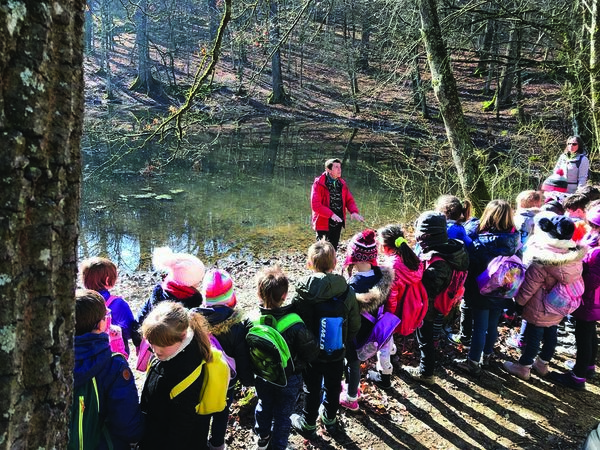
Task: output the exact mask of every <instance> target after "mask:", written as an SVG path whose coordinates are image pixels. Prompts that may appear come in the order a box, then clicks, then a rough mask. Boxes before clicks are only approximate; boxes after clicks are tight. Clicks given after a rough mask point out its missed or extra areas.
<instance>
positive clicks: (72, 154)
mask: <svg viewBox="0 0 600 450" xmlns="http://www.w3.org/2000/svg"><path fill="white" fill-rule="evenodd" d="M84 7H85V1H84V0H54V1H53V2H52V3H47V2H41V1H40V2H26V3H23V2H8V3H6V2H5V3H4V7H3V8H2V12H1V13H0V15H1V16H3V18H4V20H0V79H2V86H3V89H2V90H1V91H0V134H1V138H0V139H1V142H2V152H0V184H1V185H2V187H1V188H0V298H1V299H2V301H1V302H0V377H1V379H2V382H1V383H0V405H1V407H0V409H1V414H0V436H1V437H0V449H29V448H36V449H37V448H66V447H67V441H68V436H67V434H68V433H67V430H68V423H69V409H70V406H71V386H72V382H73V375H72V373H73V348H72V347H73V346H72V343H73V334H74V309H75V308H74V300H73V293H74V290H75V279H76V274H77V259H76V258H77V255H76V247H77V235H78V209H79V190H80V179H81V161H80V152H79V146H80V139H81V132H82V120H83V69H82V67H83V25H84Z"/></svg>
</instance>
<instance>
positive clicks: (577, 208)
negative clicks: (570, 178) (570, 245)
mask: <svg viewBox="0 0 600 450" xmlns="http://www.w3.org/2000/svg"><path fill="white" fill-rule="evenodd" d="M589 203H590V200H589V198H588V197H587V196H585V195H583V194H573V195H569V196H568V197H567V198H566V199H565V200H564V201H563V203H562V205H563V208H565V214H564V215H565V216H566V217H568V218H569V219H571V220H572V221H573V224H574V225H575V232H574V233H573V240H574V241H575V242H579V241H581V239H583V236H585V235H586V234H587V232H588V231H589V227H588V225H587V224H586V222H585V208H586V207H587V205H588V204H589Z"/></svg>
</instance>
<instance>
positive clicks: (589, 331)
mask: <svg viewBox="0 0 600 450" xmlns="http://www.w3.org/2000/svg"><path fill="white" fill-rule="evenodd" d="M586 220H587V223H588V226H589V227H590V232H589V233H588V234H587V235H586V236H585V238H584V239H583V242H584V243H585V245H588V246H589V248H588V251H587V253H586V255H585V256H584V258H583V261H582V263H583V282H584V284H585V291H584V292H583V297H582V302H581V306H580V307H579V308H577V310H575V312H573V317H574V318H575V341H576V344H577V358H576V360H575V361H567V364H568V366H571V367H570V368H571V369H572V370H571V371H570V372H566V373H557V372H551V373H550V379H551V380H552V381H554V382H555V383H558V384H560V385H562V386H566V387H570V388H573V389H576V390H583V389H585V382H586V380H588V379H590V378H591V377H592V376H594V374H595V372H596V356H597V354H598V334H597V333H596V322H597V321H598V320H600V304H599V303H598V302H597V301H596V298H597V291H598V289H599V288H600V245H599V244H600V242H599V241H600V204H596V205H595V206H592V207H591V208H590V209H589V210H588V212H587V213H586ZM569 363H570V364H569ZM573 363H574V364H573Z"/></svg>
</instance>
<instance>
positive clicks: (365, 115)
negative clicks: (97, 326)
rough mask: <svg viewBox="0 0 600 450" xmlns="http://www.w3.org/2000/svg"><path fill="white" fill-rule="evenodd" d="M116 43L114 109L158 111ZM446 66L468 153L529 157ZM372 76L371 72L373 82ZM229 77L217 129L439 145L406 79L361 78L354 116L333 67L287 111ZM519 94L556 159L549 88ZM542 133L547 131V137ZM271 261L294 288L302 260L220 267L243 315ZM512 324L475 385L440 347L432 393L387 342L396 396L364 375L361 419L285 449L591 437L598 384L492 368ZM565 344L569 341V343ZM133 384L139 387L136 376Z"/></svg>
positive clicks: (403, 341)
mask: <svg viewBox="0 0 600 450" xmlns="http://www.w3.org/2000/svg"><path fill="white" fill-rule="evenodd" d="M117 42H118V43H119V44H118V45H117V51H116V53H115V56H114V59H113V64H114V69H113V70H114V73H113V80H112V81H113V83H114V88H115V93H116V97H117V102H118V103H120V104H121V105H122V107H123V108H131V109H135V108H142V107H147V106H150V107H161V108H163V110H164V111H166V110H167V108H168V105H164V104H159V103H158V102H156V101H155V100H153V99H152V98H149V97H147V96H144V95H141V94H138V93H134V92H131V91H129V90H128V87H127V86H128V85H129V84H130V83H131V82H132V80H133V77H134V75H135V65H134V64H133V62H132V59H131V58H130V57H129V54H130V51H131V48H132V39H131V37H130V38H129V39H127V38H124V39H120V40H117ZM251 57H252V55H251ZM290 57H291V56H290ZM332 60H335V59H332ZM85 65H86V115H87V117H88V118H91V117H94V116H96V115H97V116H98V117H99V116H100V115H101V114H102V113H103V112H105V111H106V110H107V108H108V105H107V103H106V101H105V99H104V79H103V77H102V76H101V75H99V74H98V73H97V72H98V67H99V66H98V61H97V59H96V58H95V57H88V58H87V59H86V62H85ZM256 65H259V64H256ZM454 69H455V73H456V76H457V84H458V85H459V90H460V95H461V100H462V101H463V109H464V111H465V115H466V118H467V122H468V123H469V126H470V127H471V129H472V130H473V140H474V142H475V143H476V145H477V146H478V147H480V148H482V147H483V148H486V149H502V148H508V147H510V145H515V143H516V142H518V140H519V139H528V142H527V143H526V144H525V145H523V147H525V148H528V149H529V150H530V151H531V152H533V153H534V152H535V151H536V149H537V145H538V144H541V142H536V141H531V139H530V138H526V137H524V136H527V133H528V132H527V130H526V129H525V130H523V128H521V129H518V127H517V125H516V119H515V111H514V110H511V109H505V110H503V111H501V113H499V114H497V115H496V113H494V112H487V113H486V112H483V111H482V102H483V101H485V100H489V99H490V96H489V95H488V96H484V95H482V94H481V90H482V85H483V80H482V79H480V78H476V77H473V76H472V75H471V74H470V69H469V68H468V67H467V66H464V65H461V64H458V63H456V64H455V65H454ZM181 70H183V69H181ZM375 72H376V70H375V69H373V71H372V73H375ZM425 72H426V70H425ZM233 73H235V71H234V70H233V68H232V65H231V61H229V60H228V59H227V56H226V55H224V57H223V58H222V61H221V62H220V63H219V65H218V66H217V71H216V73H215V77H214V81H215V83H216V84H218V85H219V86H220V88H219V89H218V90H217V91H215V92H213V93H212V95H211V96H210V97H209V98H206V99H203V100H202V101H200V102H198V104H197V105H198V106H199V107H200V108H201V109H202V110H203V111H204V112H208V113H209V114H210V116H211V117H212V119H213V120H219V121H222V122H226V121H227V120H229V119H236V120H237V121H238V123H239V122H243V121H246V120H250V119H251V118H254V117H281V118H289V119H293V120H314V121H333V122H338V123H340V124H347V125H348V126H351V127H352V126H357V125H358V126H365V127H370V128H373V129H374V130H379V129H381V130H385V129H394V127H400V128H402V127H406V126H407V124H408V125H410V124H415V125H416V126H418V127H419V129H426V130H428V133H430V136H431V137H433V139H434V140H435V139H438V140H440V141H443V140H444V139H445V135H444V126H443V122H442V121H441V119H440V117H439V116H438V115H437V112H436V109H435V101H434V98H433V93H432V92H431V91H430V92H429V93H428V101H429V104H430V106H431V115H432V119H431V120H429V121H426V120H425V119H423V118H418V117H417V116H416V115H415V114H412V113H411V111H410V110H412V109H414V107H413V106H411V105H412V103H411V100H410V99H411V91H410V81H404V82H397V83H381V82H379V81H376V80H375V77H374V76H371V75H372V74H360V75H359V88H360V89H361V92H363V93H364V94H365V96H364V97H361V98H360V99H359V105H360V108H361V112H360V113H355V112H354V111H353V107H352V102H351V101H350V98H349V95H348V92H347V91H348V88H347V86H348V81H347V74H346V73H345V71H344V70H343V68H342V67H338V68H336V67H325V66H324V65H323V64H320V63H319V62H317V61H310V60H308V61H307V62H306V63H305V66H304V75H303V77H304V83H302V84H301V83H299V82H298V80H297V78H296V79H292V78H289V79H286V89H287V91H288V93H289V94H290V95H291V98H292V101H291V103H290V104H289V105H267V104H266V99H267V97H268V94H269V79H268V77H265V76H262V77H259V78H258V79H257V82H256V83H255V84H254V85H253V86H252V88H251V89H250V88H249V87H248V86H246V87H245V89H246V92H243V93H241V92H240V91H239V90H238V87H239V86H238V85H237V83H236V79H235V76H234V75H232V74H233ZM425 81H426V80H425ZM524 95H525V97H524V100H523V105H524V107H525V112H526V115H527V116H528V117H530V118H532V117H534V118H535V119H536V120H538V121H540V120H541V119H542V118H545V119H544V120H545V122H544V125H541V126H540V128H541V129H542V130H541V132H543V133H545V134H543V135H544V136H545V139H548V140H550V141H552V142H551V143H550V144H548V142H544V144H545V145H552V144H553V143H557V142H558V143H559V144H558V145H557V146H555V147H554V148H556V153H558V152H559V151H560V147H561V146H562V143H564V138H565V137H566V135H565V131H564V130H560V126H554V125H552V124H553V123H554V124H555V123H556V122H561V123H562V122H564V123H567V121H566V120H564V115H565V114H566V112H567V111H568V109H567V108H564V107H563V106H564V105H561V102H560V98H559V96H558V88H557V86H555V85H551V84H545V82H544V80H543V77H539V78H537V79H532V80H531V81H530V82H528V83H525V86H524ZM542 95H543V101H542V99H541V96H542ZM173 104H175V106H177V104H178V102H177V101H175V100H174V101H173ZM532 123H533V122H532ZM538 123H539V122H538ZM546 125H549V126H548V127H547V128H546ZM550 125H552V126H550ZM509 141H510V142H509ZM307 232H308V231H307ZM348 237H349V236H346V238H348ZM344 245H345V243H342V244H341V248H340V250H341V252H340V254H343V251H344ZM274 263H278V264H280V265H281V266H282V267H283V268H284V270H285V271H286V272H287V274H288V276H289V277H290V280H291V283H292V286H293V285H294V282H296V281H297V280H298V279H299V278H300V277H301V276H303V275H306V274H307V271H306V264H305V256H304V255H303V254H296V253H294V254H288V253H280V254H275V255H270V254H267V255H266V256H264V257H262V258H260V259H257V260H256V262H254V263H249V262H247V261H239V262H237V263H231V262H223V263H222V264H219V267H221V268H224V269H226V270H228V271H229V272H230V273H231V274H232V276H233V279H234V281H235V287H236V293H237V297H238V305H239V307H240V308H242V309H245V310H249V309H253V308H256V298H255V281H254V275H255V273H256V272H257V271H258V270H259V269H260V268H261V267H263V266H264V265H267V264H274ZM157 280H158V274H152V273H135V274H132V275H126V276H123V277H122V279H121V280H120V282H119V284H118V285H117V287H116V288H115V289H114V292H115V293H116V294H119V295H122V296H124V297H125V298H126V299H127V300H129V301H130V302H131V306H132V310H133V311H134V313H135V312H136V311H137V309H138V308H139V306H140V305H141V303H142V302H143V301H144V300H145V299H146V298H147V296H148V295H149V294H150V292H151V289H152V286H153V285H154V284H155V283H156V281H157ZM512 325H513V327H512V328H511V327H509V326H507V325H506V324H502V325H500V338H499V342H498V345H497V347H496V356H497V361H496V362H495V363H494V364H493V365H492V366H491V368H490V369H489V370H486V371H484V374H483V375H482V376H481V377H480V378H473V377H471V376H470V375H467V374H465V373H462V372H461V371H460V370H458V369H457V368H456V367H454V366H453V364H452V363H451V362H452V359H453V358H456V357H464V356H465V351H464V349H461V348H456V347H454V346H451V345H447V344H445V341H444V340H443V339H442V340H440V345H439V348H438V352H437V359H438V361H437V368H436V377H437V382H436V384H435V385H434V386H431V387H426V386H423V385H420V384H417V383H414V382H412V381H410V380H408V379H407V378H406V377H405V376H403V375H402V371H401V370H400V367H401V366H402V365H416V363H417V360H418V351H417V350H416V345H415V341H414V337H413V336H409V337H406V338H396V345H397V347H398V349H399V351H398V353H397V354H396V355H395V356H394V357H393V363H394V375H393V389H391V390H389V391H381V390H379V389H377V388H376V387H374V386H372V385H371V384H369V383H366V382H364V378H363V383H362V384H361V386H362V396H361V398H360V400H359V404H360V411H358V412H349V411H346V410H343V409H342V410H341V411H340V414H339V417H340V421H341V424H342V430H341V431H340V432H338V433H336V434H335V435H329V434H328V433H327V432H326V431H324V429H321V430H320V431H319V433H318V437H317V438H316V439H313V440H306V439H304V438H302V437H301V436H299V435H297V434H295V433H292V435H291V439H290V447H291V448H293V449H319V450H324V449H347V450H353V449H355V450H358V449H361V450H371V449H372V450H379V449H399V448H408V449H432V448H435V449H470V448H481V449H517V448H524V449H578V448H580V447H581V445H582V443H583V442H584V440H585V438H586V436H587V435H588V433H589V432H590V430H591V429H592V428H594V427H596V426H597V425H598V423H599V422H600V384H599V382H598V381H592V382H589V383H587V390H586V391H581V392H576V391H571V390H568V389H565V388H562V387H557V386H555V385H553V384H551V383H549V382H548V381H546V380H545V379H542V378H540V377H538V376H536V375H533V376H532V378H531V380H530V381H528V382H524V381H521V380H519V379H517V378H515V377H513V376H511V375H509V374H507V373H506V372H504V371H503V369H502V368H501V362H502V361H504V360H513V361H514V360H516V359H517V358H518V356H519V354H518V351H516V350H514V349H511V348H509V347H508V346H507V345H506V338H507V337H508V336H509V335H510V333H511V332H513V331H514V330H517V329H518V328H517V324H512ZM567 338H569V339H571V340H572V336H567ZM572 357H573V355H572V348H571V347H569V346H568V345H567V346H562V347H561V348H559V351H557V354H556V356H555V358H554V360H553V361H552V362H551V369H552V370H557V371H563V370H564V368H563V363H564V361H565V360H567V359H569V358H572ZM372 365H373V361H368V362H367V363H366V364H365V365H364V368H363V369H364V373H363V375H365V374H366V370H368V369H369V368H370V367H371V366H372ZM138 375H139V374H138ZM138 381H139V382H140V383H142V382H143V378H142V376H141V375H140V376H139V377H138ZM255 404H256V399H255V397H253V395H252V390H251V389H250V390H245V389H244V390H242V391H240V394H239V397H238V399H237V400H236V402H235V403H234V405H233V407H232V413H231V417H230V428H229V433H228V437H227V444H228V445H229V448H230V449H233V450H238V449H240V450H242V449H253V448H255V446H254V444H253V442H254V440H253V433H252V426H253V411H254V406H255Z"/></svg>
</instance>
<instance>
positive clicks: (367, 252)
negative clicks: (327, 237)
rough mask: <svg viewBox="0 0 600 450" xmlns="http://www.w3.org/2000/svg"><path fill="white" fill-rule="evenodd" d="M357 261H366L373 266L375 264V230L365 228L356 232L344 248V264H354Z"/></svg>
mask: <svg viewBox="0 0 600 450" xmlns="http://www.w3.org/2000/svg"><path fill="white" fill-rule="evenodd" d="M359 262H368V263H370V264H372V265H374V266H376V265H377V243H376V242H375V231H373V230H371V229H369V228H367V229H366V230H363V231H361V232H360V233H356V234H355V235H354V236H352V239H351V240H350V242H349V243H348V249H347V250H346V260H345V261H344V266H349V265H350V264H356V263H359Z"/></svg>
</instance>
